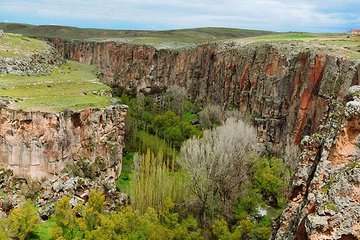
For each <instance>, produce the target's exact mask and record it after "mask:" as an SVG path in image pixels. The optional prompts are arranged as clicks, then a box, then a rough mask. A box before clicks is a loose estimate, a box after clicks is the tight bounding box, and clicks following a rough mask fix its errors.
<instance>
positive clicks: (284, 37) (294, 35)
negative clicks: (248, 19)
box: [254, 33, 320, 40]
mask: <svg viewBox="0 0 360 240" xmlns="http://www.w3.org/2000/svg"><path fill="white" fill-rule="evenodd" d="M319 36H320V35H319V34H313V33H285V34H276V35H269V36H260V37H255V38H254V39H257V40H302V39H312V38H316V37H319Z"/></svg>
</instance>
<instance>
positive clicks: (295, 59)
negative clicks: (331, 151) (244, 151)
mask: <svg viewBox="0 0 360 240" xmlns="http://www.w3.org/2000/svg"><path fill="white" fill-rule="evenodd" d="M52 43H53V44H54V46H55V47H56V48H57V49H58V50H59V52H60V53H61V54H62V55H63V56H64V57H65V58H68V59H74V60H77V61H80V62H83V63H87V64H94V65H96V66H98V67H100V68H101V69H103V71H104V78H103V79H104V81H105V82H107V83H108V84H115V85H119V86H123V87H124V88H126V89H128V90H129V89H134V88H135V89H137V90H146V89H150V88H152V87H154V86H168V85H174V84H176V85H180V86H183V87H185V88H186V89H187V90H188V92H189V93H190V95H191V97H192V98H193V99H194V100H196V101H198V102H206V101H213V102H216V103H218V104H221V105H234V106H237V107H238V108H239V109H240V110H241V111H242V112H248V113H250V114H252V115H253V116H254V117H256V118H255V120H256V125H257V126H258V134H259V137H260V140H261V141H263V142H270V143H272V144H273V145H274V146H276V145H282V143H285V142H286V140H287V138H288V136H291V141H292V142H294V143H299V142H300V140H301V138H302V137H303V136H304V135H307V134H310V133H315V132H316V131H317V130H318V127H319V124H320V120H321V119H322V118H324V117H325V116H326V115H327V114H328V111H329V103H328V101H329V99H333V98H338V99H342V98H343V97H344V96H345V94H346V90H347V88H348V87H350V86H351V85H353V84H356V83H357V82H358V81H359V80H358V75H359V74H358V71H359V63H358V62H354V61H347V60H345V59H343V58H341V57H336V56H330V55H326V54H322V53H321V52H317V51H315V50H312V49H306V48H304V49H302V50H301V47H302V46H299V45H296V44H292V45H286V44H285V45H284V44H250V45H247V46H243V47H238V46H235V47H231V46H226V45H214V44H211V45H203V46H200V47H197V48H194V49H189V50H184V51H171V50H156V49H154V48H151V47H146V46H135V45H129V44H116V43H113V42H77V41H62V40H59V39H54V40H52Z"/></svg>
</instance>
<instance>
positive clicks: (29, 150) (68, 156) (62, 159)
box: [0, 105, 126, 181]
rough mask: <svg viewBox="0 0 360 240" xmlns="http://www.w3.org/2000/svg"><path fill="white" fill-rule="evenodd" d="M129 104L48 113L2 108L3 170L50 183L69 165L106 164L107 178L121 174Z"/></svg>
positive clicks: (0, 149) (0, 143) (0, 148)
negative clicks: (96, 162)
mask: <svg viewBox="0 0 360 240" xmlns="http://www.w3.org/2000/svg"><path fill="white" fill-rule="evenodd" d="M125 114H126V106H122V105H119V106H109V107H107V108H105V109H84V110H80V111H75V112H61V113H44V112H23V111H19V110H11V109H8V108H2V109H1V110H0V167H5V168H10V169H12V170H13V171H14V173H15V175H28V176H30V177H32V178H33V179H40V178H45V179H49V178H50V179H51V178H54V177H56V176H58V174H59V173H60V172H61V171H62V170H63V169H64V167H65V166H66V165H67V164H69V163H74V162H76V161H79V160H81V159H83V158H86V159H89V160H90V161H92V162H93V161H96V160H99V159H101V160H103V162H104V163H105V168H104V169H106V173H105V174H104V176H106V178H108V180H110V181H113V180H115V179H116V178H117V177H118V176H119V174H120V171H121V156H122V149H123V137H124V121H125V119H124V118H125Z"/></svg>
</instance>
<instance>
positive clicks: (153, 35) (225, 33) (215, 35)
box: [0, 23, 273, 43]
mask: <svg viewBox="0 0 360 240" xmlns="http://www.w3.org/2000/svg"><path fill="white" fill-rule="evenodd" d="M0 29H3V30H4V31H5V32H11V33H21V34H23V35H25V36H32V37H58V38H64V39H98V40H104V39H109V38H120V39H128V40H131V41H132V42H134V43H148V42H151V43H161V42H182V43H203V42H208V41H214V40H224V39H230V38H244V37H254V36H262V35H267V34H273V32H270V31H258V30H244V29H235V28H212V27H209V28H194V29H179V30H167V31H144V30H142V31H141V30H106V29H93V28H75V27H65V26H50V25H44V26H35V25H28V24H17V23H0Z"/></svg>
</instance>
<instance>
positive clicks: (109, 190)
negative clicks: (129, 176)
mask: <svg viewBox="0 0 360 240" xmlns="http://www.w3.org/2000/svg"><path fill="white" fill-rule="evenodd" d="M0 188H1V191H2V194H1V196H0V218H5V217H6V216H7V214H8V213H9V211H10V210H11V209H13V208H15V207H17V206H18V205H19V204H21V203H22V202H23V201H24V200H25V198H30V199H32V200H33V201H34V203H35V204H36V206H37V207H38V213H39V215H40V217H41V218H42V219H44V220H46V219H48V218H49V217H50V216H51V214H53V213H54V207H55V204H56V202H57V201H58V200H59V199H60V198H62V197H63V196H71V200H70V203H71V204H72V205H73V206H74V207H75V206H76V205H77V204H78V203H83V202H86V201H87V200H88V198H89V194H90V190H92V189H97V190H99V191H102V192H104V194H105V196H106V199H107V200H108V201H107V203H106V205H105V208H106V210H118V209H119V208H120V207H122V206H123V205H124V204H125V202H126V200H127V197H126V195H125V194H124V193H120V192H119V191H118V189H116V187H115V185H114V184H111V185H109V184H108V181H107V179H102V178H96V179H90V178H87V177H80V176H76V175H74V174H73V173H71V174H70V173H64V174H62V175H59V176H56V178H54V179H52V180H45V181H36V180H27V179H25V178H21V177H16V176H14V175H13V171H12V170H10V169H0Z"/></svg>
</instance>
